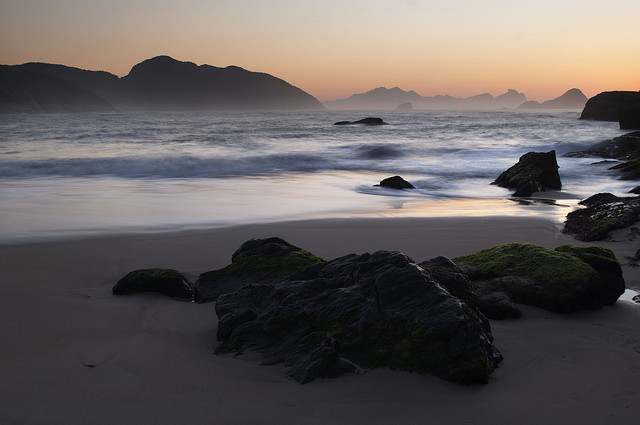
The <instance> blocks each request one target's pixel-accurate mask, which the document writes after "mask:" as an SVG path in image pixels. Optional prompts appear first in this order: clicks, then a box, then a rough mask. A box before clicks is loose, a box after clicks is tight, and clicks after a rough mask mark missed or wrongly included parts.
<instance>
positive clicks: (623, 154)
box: [565, 131, 640, 192]
mask: <svg viewBox="0 0 640 425" xmlns="http://www.w3.org/2000/svg"><path fill="white" fill-rule="evenodd" d="M565 155H566V156H568V157H583V156H589V155H593V156H599V157H602V158H608V159H617V160H620V161H624V162H622V163H620V164H617V165H615V166H613V167H611V168H610V169H612V170H618V171H619V172H620V173H621V178H622V179H623V180H638V179H640V131H634V132H632V133H627V134H623V135H622V136H618V137H614V138H613V139H610V140H605V141H603V142H600V143H596V144H595V145H593V146H591V147H590V148H588V149H586V150H584V151H579V152H569V153H567V154H565ZM631 192H633V190H632V191H631Z"/></svg>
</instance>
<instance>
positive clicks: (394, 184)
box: [375, 176, 415, 190]
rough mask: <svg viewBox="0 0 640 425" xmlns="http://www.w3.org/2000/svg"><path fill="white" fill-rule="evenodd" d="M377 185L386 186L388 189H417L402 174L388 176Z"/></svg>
mask: <svg viewBox="0 0 640 425" xmlns="http://www.w3.org/2000/svg"><path fill="white" fill-rule="evenodd" d="M375 186H380V187H385V188H387V189H396V190H402V189H415V187H414V186H413V185H412V184H411V183H409V182H408V181H406V180H405V179H403V178H402V177H400V176H393V177H387V178H386V179H384V180H382V181H381V182H380V183H379V184H377V185H375Z"/></svg>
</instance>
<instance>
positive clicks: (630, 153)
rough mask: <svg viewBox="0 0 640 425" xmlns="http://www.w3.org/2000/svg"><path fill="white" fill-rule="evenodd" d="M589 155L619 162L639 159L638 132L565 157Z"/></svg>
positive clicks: (639, 137) (639, 138) (639, 136)
mask: <svg viewBox="0 0 640 425" xmlns="http://www.w3.org/2000/svg"><path fill="white" fill-rule="evenodd" d="M589 155H593V156H599V157H602V158H608V159H619V160H630V159H635V158H640V131H634V132H631V133H627V134H623V135H622V136H618V137H614V138H613V139H609V140H605V141H602V142H600V143H596V144H595V145H593V146H591V147H589V148H588V149H586V150H583V151H578V152H569V153H567V154H565V156H568V157H584V156H589Z"/></svg>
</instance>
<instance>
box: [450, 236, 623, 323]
mask: <svg viewBox="0 0 640 425" xmlns="http://www.w3.org/2000/svg"><path fill="white" fill-rule="evenodd" d="M453 261H454V262H455V263H456V264H457V265H458V267H460V269H461V270H462V271H463V272H464V273H465V274H466V275H467V276H468V277H469V279H471V281H472V282H473V286H474V289H475V291H476V292H477V294H478V295H479V297H480V299H483V298H486V297H488V296H493V294H495V293H504V294H507V296H508V298H509V299H510V300H513V301H515V302H517V303H520V304H527V305H532V306H536V307H540V308H543V309H545V310H550V311H555V312H560V313H566V312H572V311H577V310H583V309H599V308H602V306H603V305H611V304H613V303H615V302H616V300H617V299H618V297H619V296H620V295H622V293H624V290H625V284H624V279H623V277H622V268H621V267H620V263H619V262H618V260H617V259H616V257H615V255H614V254H613V253H612V252H611V251H610V250H608V249H605V248H600V247H577V246H569V245H564V246H561V247H558V248H556V249H555V250H549V249H546V248H543V247H540V246H536V245H533V244H528V243H527V244H520V243H509V244H505V245H500V246H496V247H493V248H489V249H485V250H482V251H479V252H477V253H475V254H470V255H466V256H463V257H459V258H455V259H454V260H453Z"/></svg>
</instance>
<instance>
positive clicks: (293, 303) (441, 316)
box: [216, 251, 502, 384]
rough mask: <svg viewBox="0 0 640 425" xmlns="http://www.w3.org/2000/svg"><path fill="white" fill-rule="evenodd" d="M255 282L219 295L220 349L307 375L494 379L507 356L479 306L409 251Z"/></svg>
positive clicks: (465, 381)
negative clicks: (394, 372)
mask: <svg viewBox="0 0 640 425" xmlns="http://www.w3.org/2000/svg"><path fill="white" fill-rule="evenodd" d="M247 283H249V284H247V285H245V286H243V287H241V288H240V289H238V290H237V291H235V292H233V293H228V294H224V295H221V296H220V297H219V298H218V301H217V303H216V313H217V314H218V318H219V322H218V323H219V324H218V334H217V337H218V340H219V341H220V345H219V346H218V347H217V350H216V352H217V353H241V352H242V351H244V350H252V351H256V352H258V353H260V354H261V355H262V357H263V359H264V363H266V364H275V363H283V364H284V365H285V367H286V368H287V373H288V375H289V376H291V377H292V378H294V379H295V380H297V381H298V382H301V383H305V382H309V381H312V380H314V379H316V378H320V377H336V376H340V375H343V374H345V373H347V374H349V373H361V372H362V371H364V370H368V369H374V368H378V367H388V368H392V369H399V370H407V371H414V372H418V373H421V374H432V375H435V376H438V377H440V378H442V379H446V380H449V381H453V382H457V383H462V384H470V383H476V382H477V383H486V382H487V380H488V377H489V375H490V374H491V373H492V371H493V369H494V367H495V366H496V365H497V363H498V362H499V361H500V360H501V359H502V357H501V355H500V353H499V352H498V351H497V349H496V348H495V347H494V346H493V344H492V340H493V337H492V336H491V330H490V327H489V323H488V321H487V320H486V319H485V318H484V317H483V316H482V315H481V314H480V313H478V312H477V307H476V306H475V305H472V304H470V303H469V302H467V301H465V300H464V299H461V298H458V297H456V296H454V295H453V294H452V293H451V292H455V291H451V292H449V291H447V290H446V289H445V286H444V285H443V284H441V283H440V282H439V281H437V280H436V278H435V277H434V276H432V275H431V274H430V273H429V272H427V271H425V269H423V268H422V267H420V266H418V265H417V264H415V263H414V262H413V261H412V260H411V259H410V258H408V257H407V256H405V255H404V254H402V253H399V252H387V251H378V252H376V253H374V254H363V255H355V254H352V255H347V256H344V257H341V258H337V259H335V260H333V261H330V262H328V263H326V264H322V265H321V266H319V267H317V268H314V269H313V273H311V272H310V271H309V270H307V276H305V278H303V279H302V278H290V279H283V280H281V281H277V282H275V281H272V283H264V282H262V281H258V280H253V281H249V282H247ZM460 289H461V292H462V293H463V294H466V293H467V292H469V291H468V288H467V290H466V291H465V289H464V288H460ZM469 296H471V295H470V294H469Z"/></svg>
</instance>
